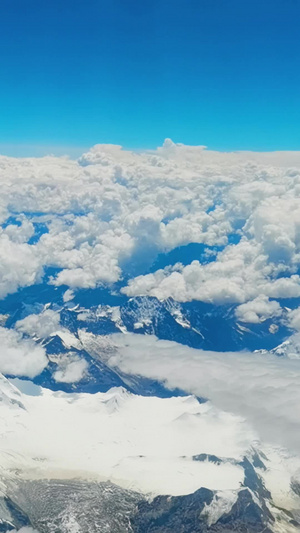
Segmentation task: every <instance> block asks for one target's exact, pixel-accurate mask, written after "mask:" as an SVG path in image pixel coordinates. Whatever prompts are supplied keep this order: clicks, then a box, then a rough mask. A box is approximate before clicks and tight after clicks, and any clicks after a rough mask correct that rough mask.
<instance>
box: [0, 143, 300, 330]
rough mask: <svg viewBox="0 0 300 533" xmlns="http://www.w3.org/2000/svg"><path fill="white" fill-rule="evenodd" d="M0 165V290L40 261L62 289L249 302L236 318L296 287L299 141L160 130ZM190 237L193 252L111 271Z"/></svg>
mask: <svg viewBox="0 0 300 533" xmlns="http://www.w3.org/2000/svg"><path fill="white" fill-rule="evenodd" d="M0 167H1V178H0V182H1V202H0V223H1V224H2V226H1V228H0V265H1V266H0V280H1V281H0V297H2V298H3V297H5V296H6V295H7V294H9V293H13V292H15V291H16V290H18V288H19V287H24V286H28V285H31V284H34V283H38V282H39V281H40V280H41V279H42V276H43V273H44V271H45V269H46V268H47V267H53V268H54V269H55V273H54V274H53V275H52V278H51V280H50V282H51V283H52V284H54V285H56V286H59V285H67V286H68V287H69V288H70V289H71V290H72V289H77V288H94V287H96V286H98V285H99V284H113V283H115V282H117V281H120V282H121V283H122V284H123V289H122V290H123V292H124V293H125V294H126V295H128V296H135V295H154V296H157V297H158V298H160V299H164V298H168V297H172V298H174V299H176V300H179V301H188V300H192V299H198V300H201V301H206V302H213V303H233V304H239V305H242V304H245V303H247V302H252V303H251V304H250V307H251V309H250V308H249V309H248V312H246V311H245V308H240V309H239V311H238V313H239V314H240V316H241V320H245V319H247V317H248V318H249V317H250V321H253V320H254V321H259V320H261V319H263V317H265V316H266V313H267V315H268V313H270V312H273V311H274V312H277V311H278V307H277V311H276V310H275V307H274V306H273V303H271V302H269V300H268V299H271V300H272V299H280V298H287V297H299V296H300V277H299V272H298V271H299V263H300V231H299V230H300V152H274V153H269V154H268V153H267V154H264V153H252V152H236V153H228V154H227V153H220V152H212V151H209V150H206V149H205V148H204V147H203V146H200V147H191V146H184V145H181V144H174V143H173V142H172V141H170V140H166V141H165V143H164V145H163V146H162V147H160V148H158V149H157V150H154V151H148V152H144V153H134V152H130V151H126V150H122V148H121V147H119V146H112V145H96V146H94V147H93V148H92V149H91V150H90V151H89V152H87V153H85V154H83V155H82V156H81V157H80V158H79V159H78V160H77V161H72V160H69V159H67V158H66V157H43V158H28V159H16V158H8V157H3V156H2V157H0ZM191 243H198V244H201V245H202V246H203V247H204V250H205V253H204V256H203V257H202V259H200V258H195V260H194V261H191V262H190V264H185V265H182V264H172V262H171V263H170V265H168V266H167V267H166V268H164V269H158V270H157V271H156V272H153V273H151V274H146V275H143V273H142V275H137V276H135V277H134V278H133V279H130V280H129V282H128V283H127V282H126V281H122V280H123V279H126V268H127V266H128V265H130V264H131V262H132V261H138V260H140V261H141V260H143V259H144V258H147V260H148V262H150V263H151V262H152V261H153V260H154V259H155V257H156V256H157V254H158V253H168V252H170V251H171V250H174V249H176V248H178V247H180V246H186V245H188V244H191ZM183 253H184V252H183ZM124 276H125V277H124ZM261 297H263V300H261V301H258V300H257V298H258V299H259V298H261ZM262 302H265V303H264V306H265V309H264V310H263V312H262V313H261V309H260V310H258V312H256V311H255V309H256V310H257V306H258V305H260V308H261V305H262ZM266 306H267V307H268V310H266ZM272 306H273V307H272ZM254 308H255V309H254Z"/></svg>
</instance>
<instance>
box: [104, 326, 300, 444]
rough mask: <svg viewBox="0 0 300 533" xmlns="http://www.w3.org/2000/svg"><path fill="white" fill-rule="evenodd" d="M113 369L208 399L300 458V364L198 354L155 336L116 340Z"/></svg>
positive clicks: (238, 355) (118, 337)
mask: <svg viewBox="0 0 300 533" xmlns="http://www.w3.org/2000/svg"><path fill="white" fill-rule="evenodd" d="M112 343H113V344H114V345H115V347H116V351H115V355H113V356H112V357H111V358H110V359H109V364H111V365H113V366H116V367H118V368H120V369H121V370H122V371H123V372H127V373H132V374H135V375H136V374H138V375H142V376H146V377H148V378H152V379H159V380H162V381H164V382H165V383H166V385H167V386H169V387H170V388H171V389H174V388H176V387H179V388H181V389H183V390H185V391H188V392H190V393H193V394H196V395H197V396H200V397H206V398H209V399H210V400H211V401H212V402H213V404H214V405H216V406H217V407H219V408H220V409H224V410H226V411H229V412H232V413H234V414H236V415H238V416H241V417H243V418H245V419H246V420H247V421H248V422H249V423H250V424H252V427H253V428H254V429H255V431H256V432H257V434H258V435H259V437H260V438H261V439H262V440H264V441H266V442H271V443H272V444H276V445H280V446H286V447H287V448H289V449H292V450H294V451H296V452H297V453H300V445H299V437H298V435H299V431H300V407H299V406H300V359H293V360H291V359H288V358H286V357H277V356H275V355H272V354H260V353H250V352H234V353H226V352H224V353H221V352H210V351H203V350H195V349H192V348H188V347H186V346H182V345H180V344H177V343H175V342H169V341H162V340H158V339H157V338H156V337H154V336H144V335H131V334H128V335H125V336H124V335H118V334H117V335H113V336H112Z"/></svg>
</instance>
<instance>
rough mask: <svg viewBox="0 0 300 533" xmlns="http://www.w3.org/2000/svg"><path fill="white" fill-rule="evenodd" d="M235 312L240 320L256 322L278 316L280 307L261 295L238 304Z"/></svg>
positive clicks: (280, 310)
mask: <svg viewBox="0 0 300 533" xmlns="http://www.w3.org/2000/svg"><path fill="white" fill-rule="evenodd" d="M235 314H236V317H237V319H238V320H240V321H241V322H250V323H252V324H258V323H259V322H263V321H264V320H266V319H267V318H274V317H279V316H280V315H281V314H282V309H281V307H280V305H279V303H278V302H276V301H270V300H269V298H267V297H266V296H264V295H261V296H258V297H257V298H255V299H254V300H250V301H249V302H247V303H245V304H241V305H239V306H238V307H237V308H236V310H235ZM299 325H300V320H299Z"/></svg>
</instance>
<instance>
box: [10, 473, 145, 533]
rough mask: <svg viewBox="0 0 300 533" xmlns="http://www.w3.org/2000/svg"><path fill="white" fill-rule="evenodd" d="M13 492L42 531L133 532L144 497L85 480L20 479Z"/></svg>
mask: <svg viewBox="0 0 300 533" xmlns="http://www.w3.org/2000/svg"><path fill="white" fill-rule="evenodd" d="M10 491H11V497H13V498H14V500H15V501H17V502H18V505H19V506H20V507H21V508H22V509H23V515H24V516H28V517H29V518H30V522H29V520H28V523H27V524H26V525H29V524H30V525H31V527H33V528H34V529H36V530H37V531H38V532H39V533H127V532H128V533H129V532H130V531H131V530H130V528H129V520H130V516H131V514H132V513H134V510H135V507H136V504H137V502H138V501H139V500H140V499H141V496H140V494H138V493H136V492H133V491H127V490H124V489H121V488H120V487H118V486H116V485H113V484H112V483H96V482H88V481H81V480H36V481H19V482H18V483H17V484H15V485H12V486H11V487H10ZM0 516H1V514H0ZM14 524H15V522H14ZM24 525H25V524H24ZM0 526H1V522H0ZM18 526H19V524H18ZM7 529H8V528H6V529H4V530H1V529H0V531H5V532H6V531H7ZM10 529H13V527H11V528H10ZM17 529H19V527H18V528H17Z"/></svg>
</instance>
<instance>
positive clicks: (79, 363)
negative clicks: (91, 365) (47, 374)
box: [53, 354, 88, 383]
mask: <svg viewBox="0 0 300 533" xmlns="http://www.w3.org/2000/svg"><path fill="white" fill-rule="evenodd" d="M58 362H59V369H58V370H56V372H54V374H53V377H54V379H55V381H57V382H63V383H77V382H78V381H80V380H81V379H82V378H83V377H84V375H85V373H86V371H87V369H88V363H87V361H86V360H85V359H80V358H79V357H76V356H75V355H72V354H68V356H67V357H62V358H60V359H59V361H58Z"/></svg>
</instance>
